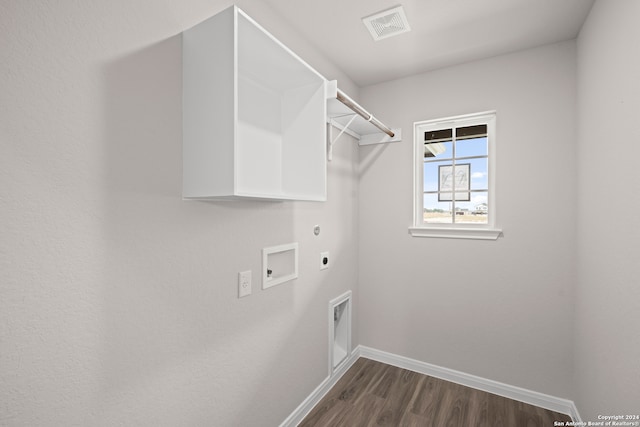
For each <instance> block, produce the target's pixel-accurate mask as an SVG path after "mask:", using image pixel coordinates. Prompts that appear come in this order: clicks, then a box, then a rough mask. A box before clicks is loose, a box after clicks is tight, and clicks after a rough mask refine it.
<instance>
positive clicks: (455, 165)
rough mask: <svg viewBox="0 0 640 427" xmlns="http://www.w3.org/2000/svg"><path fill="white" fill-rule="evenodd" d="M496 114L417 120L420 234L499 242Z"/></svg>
mask: <svg viewBox="0 0 640 427" xmlns="http://www.w3.org/2000/svg"><path fill="white" fill-rule="evenodd" d="M494 171H495V113H494V112H490V113H480V114H472V115H467V116H458V117H449V118H446V119H438V120H429V121H424V122H417V123H414V175H415V176H414V179H415V182H414V224H413V227H412V228H410V229H409V231H410V232H411V234H412V235H413V236H418V237H452V238H469V239H492V240H495V239H497V238H498V236H499V235H500V233H501V230H499V229H496V228H495V217H496V212H495V191H494V181H495V176H494V175H495V173H494Z"/></svg>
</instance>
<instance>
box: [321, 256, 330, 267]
mask: <svg viewBox="0 0 640 427" xmlns="http://www.w3.org/2000/svg"><path fill="white" fill-rule="evenodd" d="M327 268H329V252H321V253H320V270H325V269H327Z"/></svg>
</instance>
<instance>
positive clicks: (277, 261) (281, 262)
mask: <svg viewBox="0 0 640 427" xmlns="http://www.w3.org/2000/svg"><path fill="white" fill-rule="evenodd" d="M297 278H298V243H288V244H285V245H279V246H271V247H268V248H264V249H262V289H267V288H270V287H272V286H276V285H280V284H282V283H285V282H288V281H290V280H293V279H297Z"/></svg>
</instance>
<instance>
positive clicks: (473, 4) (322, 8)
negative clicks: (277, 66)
mask: <svg viewBox="0 0 640 427" xmlns="http://www.w3.org/2000/svg"><path fill="white" fill-rule="evenodd" d="M265 2H266V3H268V4H270V5H271V7H272V8H273V9H274V10H275V11H276V12H277V13H278V14H280V15H281V16H282V17H284V18H285V19H286V20H287V21H289V22H290V23H291V25H292V26H294V27H295V28H296V29H297V30H298V31H299V32H300V33H301V34H303V35H304V36H305V37H306V38H307V39H308V40H309V41H310V42H311V43H313V44H315V45H316V47H317V48H318V49H319V50H320V51H321V52H323V53H324V54H325V55H326V56H327V57H328V58H329V59H330V60H332V61H333V62H334V63H335V64H336V65H337V66H338V67H340V69H342V70H343V71H344V72H345V73H346V74H347V75H348V76H349V77H350V78H351V79H352V80H353V81H354V82H355V83H356V84H357V85H358V86H361V87H362V86H367V85H371V84H375V83H380V82H383V81H387V80H392V79H396V78H399V77H404V76H408V75H411V74H415V73H419V72H424V71H428V70H433V69H436V68H442V67H446V66H450V65H454V64H460V63H464V62H468V61H472V60H476V59H481V58H487V57H491V56H495V55H500V54H504V53H509V52H515V51H518V50H522V49H526V48H531V47H535V46H541V45H544V44H548V43H554V42H558V41H563V40H571V39H573V38H575V37H576V36H577V34H578V32H579V31H580V28H581V26H582V23H583V22H584V20H585V19H586V17H587V15H588V13H589V10H590V9H591V6H592V5H593V2H594V0H400V3H398V2H397V1H395V0H323V1H319V0H314V1H312V0H265ZM398 4H401V5H402V6H404V9H405V12H406V14H407V19H408V21H409V25H410V26H411V31H410V32H407V33H403V34H399V35H397V36H394V37H390V38H387V39H384V40H380V41H377V42H376V41H373V39H372V38H371V35H370V34H369V32H368V31H367V29H366V27H365V26H364V24H363V23H362V20H361V18H363V17H365V16H368V15H371V14H373V13H376V12H379V11H382V10H384V9H389V8H391V7H393V6H397V5H398Z"/></svg>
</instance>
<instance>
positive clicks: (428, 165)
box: [423, 160, 451, 191]
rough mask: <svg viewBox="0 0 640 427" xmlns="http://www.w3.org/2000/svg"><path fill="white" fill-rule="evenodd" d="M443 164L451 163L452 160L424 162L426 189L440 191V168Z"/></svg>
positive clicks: (424, 188)
mask: <svg viewBox="0 0 640 427" xmlns="http://www.w3.org/2000/svg"><path fill="white" fill-rule="evenodd" d="M441 165H451V161H450V160H448V161H444V162H425V163H424V168H423V169H424V174H423V175H424V181H423V182H424V187H423V190H424V191H438V178H439V175H438V170H439V167H440V166H441Z"/></svg>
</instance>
